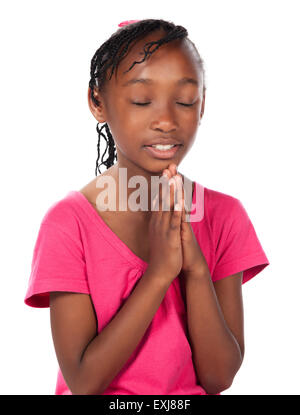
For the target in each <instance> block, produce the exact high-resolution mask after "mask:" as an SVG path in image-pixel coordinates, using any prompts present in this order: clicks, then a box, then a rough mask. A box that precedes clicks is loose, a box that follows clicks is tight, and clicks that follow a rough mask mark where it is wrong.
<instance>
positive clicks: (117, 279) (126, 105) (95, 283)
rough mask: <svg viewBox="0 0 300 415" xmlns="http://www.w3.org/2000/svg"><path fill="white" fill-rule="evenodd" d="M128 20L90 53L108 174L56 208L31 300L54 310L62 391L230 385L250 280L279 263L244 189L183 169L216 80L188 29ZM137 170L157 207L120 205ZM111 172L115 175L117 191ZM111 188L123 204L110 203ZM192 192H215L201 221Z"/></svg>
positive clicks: (46, 224)
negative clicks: (210, 80)
mask: <svg viewBox="0 0 300 415" xmlns="http://www.w3.org/2000/svg"><path fill="white" fill-rule="evenodd" d="M119 26H120V28H119V29H118V30H117V31H116V32H115V33H114V34H113V35H112V36H111V37H110V38H109V39H108V40H107V41H106V42H104V43H103V44H102V45H101V47H100V48H99V49H98V50H97V51H96V53H95V55H94V57H93V59H92V62H91V79H90V82H89V89H88V103H89V107H90V110H91V112H92V114H93V116H94V117H95V118H96V120H97V121H98V123H97V131H98V134H99V141H98V159H97V162H96V178H95V179H93V180H92V181H91V182H90V183H88V184H87V185H86V186H84V187H83V188H82V189H81V190H79V191H77V190H74V191H70V192H68V193H67V195H66V196H65V197H64V198H63V199H61V200H59V201H57V202H56V203H54V204H53V205H52V206H51V207H50V208H49V210H48V211H47V212H46V214H45V216H44V218H43V220H42V223H41V226H40V230H39V234H38V238H37V241H36V245H35V249H34V253H33V260H32V269H31V275H30V281H29V285H28V290H27V293H26V297H25V300H24V301H25V304H27V305H29V306H31V307H50V316H51V330H52V337H53V342H54V347H55V352H56V356H57V359H58V363H59V370H58V377H57V384H56V390H55V393H56V394H58V395H63V394H95V395H101V394H104V395H110V394H112V395H114V394H117V395H119V394H124V395H125V394H135V395H143V394H149V395H150V394H168V395H176V394H178V395H206V394H220V392H222V391H223V390H225V389H227V388H229V387H230V385H231V384H232V381H233V379H234V376H235V374H236V373H237V371H238V369H239V368H240V366H241V363H242V360H243V357H244V336H243V305H242V290H241V285H242V283H245V282H246V281H248V280H250V279H251V278H252V277H254V276H255V275H257V274H258V273H259V272H261V271H262V270H263V269H264V268H265V267H266V266H267V265H269V262H268V259H267V257H266V255H265V252H264V251H263V249H262V246H261V244H260V242H259V240H258V238H257V235H256V232H255V230H254V227H253V225H252V222H251V221H250V219H249V217H248V215H247V213H246V210H245V209H244V207H243V205H242V203H241V202H240V201H239V200H238V199H237V198H235V197H233V196H230V195H226V194H224V193H221V192H217V191H215V190H211V189H208V188H206V187H203V186H202V185H200V184H199V183H198V182H197V181H194V182H191V181H190V180H189V179H188V178H187V177H184V175H183V174H179V173H177V166H178V165H179V164H180V162H181V161H182V160H183V158H184V157H185V156H186V154H187V153H188V151H189V150H190V148H191V146H192V145H193V142H194V140H195V138H196V134H197V129H198V126H199V124H200V122H201V119H202V116H203V113H204V103H205V91H206V88H205V76H204V75H205V74H204V67H203V61H202V59H201V57H200V55H199V53H198V51H197V49H196V47H195V45H194V44H193V43H192V42H191V41H190V40H189V39H188V37H187V35H188V33H187V31H186V29H185V28H184V27H182V26H176V25H175V24H173V23H172V22H168V21H164V20H156V19H145V20H140V21H130V22H123V23H121V24H120V25H119ZM99 123H100V124H101V123H104V124H103V126H102V127H101V128H100V129H99V128H98V125H99ZM103 129H105V131H106V136H105V135H104V133H103V131H102V130H103ZM101 137H103V138H104V139H105V140H106V142H107V145H108V156H107V159H106V160H105V161H104V160H103V158H104V155H105V153H106V151H105V153H104V155H103V156H102V163H101V164H104V165H105V166H106V168H107V170H106V171H105V172H104V173H101V171H100V169H99V165H98V160H99V155H100V138H101ZM161 145H162V146H163V147H160V146H161ZM172 146H173V147H172ZM115 158H116V160H117V162H116V163H115V164H114V159H115ZM101 164H100V165H101ZM97 170H98V171H99V172H100V175H99V176H97ZM124 172H126V177H125V176H124ZM162 174H164V177H165V179H162V181H161V183H162V184H163V186H162V189H161V187H160V188H159V192H156V193H155V196H156V197H155V198H153V197H152V195H153V191H152V190H153V186H152V184H153V181H152V179H159V180H160V179H161V178H162ZM124 177H125V187H126V190H127V191H128V198H127V195H125V196H124V192H123V191H122V186H123V185H124ZM137 177H139V178H141V179H142V180H141V187H143V189H145V188H146V191H144V195H145V194H146V195H148V196H150V197H148V198H146V200H147V202H146V209H130V208H129V209H123V208H120V205H121V206H122V203H123V202H124V201H125V202H128V203H129V204H130V201H131V202H132V199H133V196H134V189H133V187H134V186H132V185H131V186H129V184H130V181H132V180H133V179H136V178H137ZM99 179H105V180H107V182H108V184H109V185H111V184H113V186H109V188H110V190H109V194H105V193H104V189H102V190H101V191H99V187H101V188H102V187H103V186H101V185H99ZM127 180H128V182H127ZM183 181H184V183H185V184H184V185H183ZM167 182H169V184H170V192H169V186H167V185H166V183H167ZM186 183H189V184H192V186H191V190H192V192H191V194H190V197H189V196H188V195H187V192H186V189H187V186H186ZM142 185H143V186H142ZM111 189H113V190H111ZM103 195H106V196H111V195H115V200H114V201H115V202H117V203H116V205H113V207H112V208H111V209H105V206H104V201H105V200H107V198H106V199H105V200H104V198H103ZM144 195H143V196H144ZM201 195H203V198H202V199H201ZM108 199H110V197H108ZM148 201H149V202H148ZM191 202H192V206H194V207H196V211H197V209H198V211H199V209H201V206H202V205H201V206H200V204H201V203H203V215H202V217H201V215H200V217H198V219H196V220H195V217H194V216H193V215H192V212H191V215H190V220H188V212H189V210H188V209H187V206H190V205H191ZM116 206H117V207H116ZM165 207H166V209H165Z"/></svg>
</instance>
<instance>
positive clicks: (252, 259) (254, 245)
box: [212, 198, 270, 284]
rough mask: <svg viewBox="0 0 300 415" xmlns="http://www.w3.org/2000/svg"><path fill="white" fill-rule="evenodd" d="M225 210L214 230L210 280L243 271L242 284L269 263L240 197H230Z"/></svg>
mask: <svg viewBox="0 0 300 415" xmlns="http://www.w3.org/2000/svg"><path fill="white" fill-rule="evenodd" d="M224 212H225V213H224V217H223V216H222V221H221V224H220V226H219V228H218V232H217V240H216V250H215V267H214V270H213V273H212V280H213V281H217V280H220V279H222V278H225V277H227V276H229V275H232V274H236V273H238V272H241V271H243V281H242V283H243V284H244V283H245V282H247V281H249V280H250V279H251V278H253V277H254V276H255V275H257V274H258V273H259V272H261V271H262V270H263V269H264V268H265V267H266V266H267V265H269V264H270V263H269V260H268V258H267V256H266V254H265V252H264V250H263V248H262V246H261V243H260V241H259V239H258V236H257V234H256V231H255V229H254V226H253V224H252V222H251V220H250V218H249V216H248V214H247V212H246V210H245V208H244V206H243V204H242V203H241V202H240V200H238V199H236V198H231V202H230V206H228V207H227V208H225V209H224Z"/></svg>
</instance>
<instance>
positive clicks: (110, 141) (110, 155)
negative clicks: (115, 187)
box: [95, 123, 118, 176]
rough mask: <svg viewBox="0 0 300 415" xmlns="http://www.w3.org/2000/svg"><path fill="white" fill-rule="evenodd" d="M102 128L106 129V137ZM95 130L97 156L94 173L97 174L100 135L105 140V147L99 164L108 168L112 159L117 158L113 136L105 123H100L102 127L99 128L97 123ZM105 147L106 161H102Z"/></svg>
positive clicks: (111, 163)
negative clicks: (96, 134) (96, 133)
mask: <svg viewBox="0 0 300 415" xmlns="http://www.w3.org/2000/svg"><path fill="white" fill-rule="evenodd" d="M103 128H105V130H106V134H107V137H108V139H107V138H106V137H105V135H104V134H103V133H102V130H103ZM96 130H97V132H98V143H97V152H98V157H97V160H96V170H95V175H96V176H97V170H98V171H99V173H100V174H101V171H100V167H99V165H98V161H99V158H100V138H101V136H102V137H103V138H104V139H105V141H106V149H105V151H104V154H103V155H102V157H101V164H104V165H105V166H106V168H107V169H108V168H109V167H111V166H112V165H113V164H114V159H116V160H118V155H117V152H116V147H115V142H114V139H113V136H112V135H111V132H110V129H109V127H108V125H107V123H105V124H104V125H102V127H101V128H100V129H99V123H97V125H96ZM107 147H108V157H107V160H106V161H103V158H104V156H105V154H106V151H107ZM101 164H100V166H101Z"/></svg>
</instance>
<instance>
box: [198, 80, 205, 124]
mask: <svg viewBox="0 0 300 415" xmlns="http://www.w3.org/2000/svg"><path fill="white" fill-rule="evenodd" d="M204 108H205V88H203V93H202V104H201V111H200V121H199V124H200V123H201V120H202V117H203V114H204Z"/></svg>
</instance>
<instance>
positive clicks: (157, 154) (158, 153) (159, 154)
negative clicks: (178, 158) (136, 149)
mask: <svg viewBox="0 0 300 415" xmlns="http://www.w3.org/2000/svg"><path fill="white" fill-rule="evenodd" d="M181 147H182V145H181V144H177V145H175V147H173V148H171V149H170V150H159V149H158V148H153V147H149V146H144V149H145V150H146V151H147V153H148V154H150V155H151V156H152V157H154V158H157V159H163V160H164V159H170V158H173V157H174V156H175V154H176V153H177V152H178V151H179V149H180V148H181Z"/></svg>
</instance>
